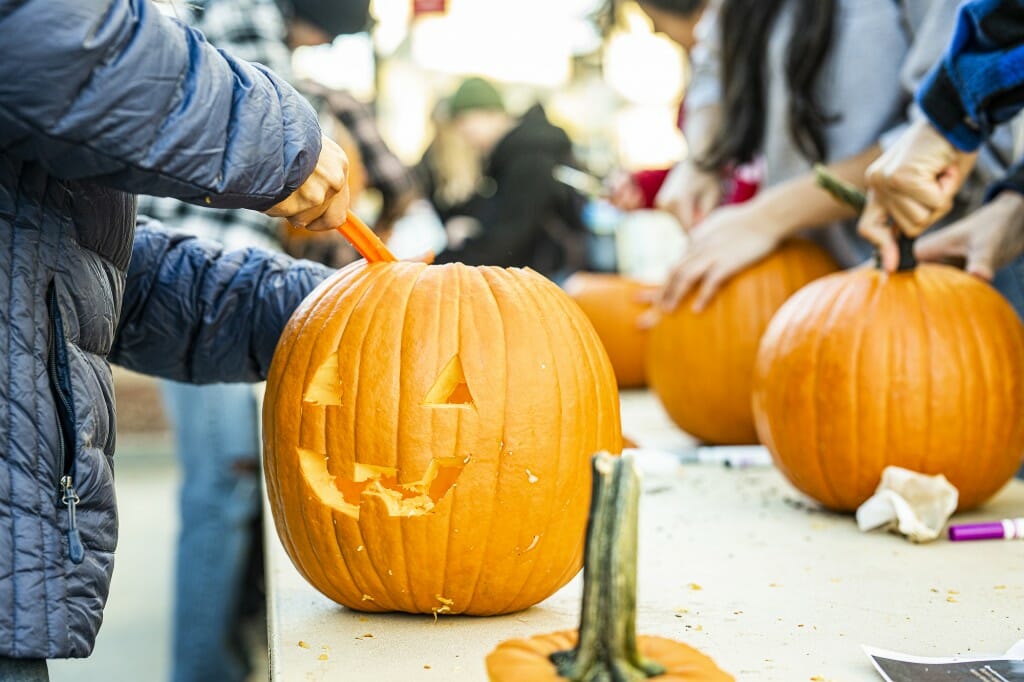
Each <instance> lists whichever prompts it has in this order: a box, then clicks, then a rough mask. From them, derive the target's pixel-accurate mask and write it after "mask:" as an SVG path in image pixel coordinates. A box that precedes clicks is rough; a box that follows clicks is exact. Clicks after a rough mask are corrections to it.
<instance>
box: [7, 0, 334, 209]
mask: <svg viewBox="0 0 1024 682" xmlns="http://www.w3.org/2000/svg"><path fill="white" fill-rule="evenodd" d="M320 139H321V138H320V128H319V125H318V123H317V119H316V114H315V112H314V111H313V109H312V107H310V106H309V104H308V103H307V102H306V101H305V100H304V99H303V98H302V97H301V96H300V95H299V94H298V93H296V92H295V91H294V90H293V89H292V88H291V87H290V86H289V85H287V84H286V83H284V82H283V81H281V80H279V79H278V78H277V77H276V76H274V75H273V74H272V73H271V72H270V71H268V70H267V69H265V68H263V67H261V66H258V65H254V64H250V63H248V62H244V61H240V60H237V59H234V58H232V57H230V56H229V55H227V54H225V53H223V52H220V51H218V50H217V49H215V48H214V47H212V46H211V45H210V44H209V43H207V42H206V40H205V39H204V38H203V36H202V34H201V33H199V32H198V31H196V30H194V29H191V28H188V27H186V26H184V25H183V24H181V23H180V22H178V21H176V20H174V19H171V18H169V17H166V16H164V15H163V14H161V12H160V11H159V10H158V9H157V8H156V6H155V5H153V4H152V2H150V0H0V151H2V152H3V153H4V154H7V155H9V156H13V157H16V158H20V159H22V160H25V161H35V162H38V163H41V164H42V165H43V166H44V167H45V168H46V169H47V171H49V172H50V173H51V174H53V175H55V176H57V177H60V178H67V179H84V178H88V179H91V180H94V181H96V182H99V183H102V184H106V185H109V186H112V187H115V188H118V189H121V190H124V191H127V192H132V193H137V194H153V195H158V196H172V197H176V198H178V199H182V200H184V201H189V202H192V203H198V204H205V205H210V206H215V207H220V208H252V209H257V210H263V209H266V208H269V207H270V206H272V205H274V204H275V203H277V202H278V201H281V200H283V199H284V198H285V197H287V196H288V195H289V194H291V193H292V192H293V191H294V190H295V189H296V188H298V186H299V185H301V184H302V182H303V181H304V180H305V179H306V178H307V177H308V176H309V174H310V173H312V171H313V168H314V167H315V165H316V160H317V158H318V156H319V154H320Z"/></svg>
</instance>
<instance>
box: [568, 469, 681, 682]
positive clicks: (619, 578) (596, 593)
mask: <svg viewBox="0 0 1024 682" xmlns="http://www.w3.org/2000/svg"><path fill="white" fill-rule="evenodd" d="M593 471H594V482H593V493H592V498H591V502H590V518H589V519H588V521H587V539H586V548H585V559H584V569H583V570H584V573H583V608H582V610H581V615H580V627H579V643H578V644H577V645H576V648H574V649H570V650H568V651H559V652H556V653H554V654H551V662H552V663H553V664H554V665H555V667H556V668H557V670H558V674H559V676H560V677H564V678H566V679H568V680H572V681H573V682H633V681H635V680H645V679H648V678H651V677H656V676H658V675H661V674H663V673H665V668H664V667H663V666H662V665H660V664H658V663H655V662H654V661H650V660H646V659H644V658H643V657H641V656H640V652H639V650H638V648H637V641H636V555H637V515H638V507H639V499H640V479H639V476H637V473H636V468H635V466H634V464H633V457H632V456H631V455H624V456H622V457H615V456H613V455H609V454H607V453H598V454H597V455H595V456H594V460H593Z"/></svg>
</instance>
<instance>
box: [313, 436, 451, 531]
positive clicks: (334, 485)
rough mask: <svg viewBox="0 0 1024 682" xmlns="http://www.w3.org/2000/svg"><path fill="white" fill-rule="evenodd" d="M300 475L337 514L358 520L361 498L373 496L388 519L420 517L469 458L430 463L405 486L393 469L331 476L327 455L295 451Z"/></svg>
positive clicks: (359, 467)
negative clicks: (419, 475)
mask: <svg viewBox="0 0 1024 682" xmlns="http://www.w3.org/2000/svg"><path fill="white" fill-rule="evenodd" d="M298 453H299V464H300V466H301V467H302V475H303V477H304V478H305V479H306V482H307V483H309V485H310V487H311V488H312V489H313V491H314V492H315V493H316V495H317V497H318V498H320V501H321V502H323V503H324V504H326V505H327V506H329V507H331V508H333V509H336V510H337V511H339V512H341V513H343V514H346V515H348V516H351V517H352V518H356V519H358V518H359V508H360V505H361V503H362V500H363V497H364V496H367V495H372V496H376V497H377V498H378V499H379V500H380V501H381V502H383V503H384V506H385V507H386V509H387V512H388V515H389V516H422V515H423V514H427V513H429V512H430V511H431V510H433V509H434V507H435V506H436V505H437V503H438V502H440V501H441V499H442V498H444V496H445V495H447V494H448V491H449V490H451V489H452V488H454V487H455V486H456V485H457V484H456V481H457V480H458V478H459V474H461V473H462V470H463V469H464V468H465V467H466V464H468V463H469V457H466V458H465V459H459V458H457V457H444V458H435V459H432V460H430V464H429V465H427V470H426V471H425V472H424V474H423V477H422V478H421V479H419V480H418V481H410V482H408V483H399V482H398V472H397V470H396V469H395V468H393V467H380V466H374V465H371V464H360V463H356V464H355V471H354V475H353V480H346V479H344V478H342V477H341V476H335V475H334V474H331V473H330V472H329V471H328V470H327V455H325V454H324V453H322V452H314V451H313V450H308V449H306V448H299V449H298Z"/></svg>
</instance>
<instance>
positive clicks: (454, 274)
mask: <svg viewBox="0 0 1024 682" xmlns="http://www.w3.org/2000/svg"><path fill="white" fill-rule="evenodd" d="M441 272H442V273H443V275H444V278H443V280H442V281H443V282H444V283H445V284H448V285H452V283H453V282H454V285H453V286H452V288H453V289H454V292H455V293H454V294H453V295H451V296H447V295H446V296H444V298H445V299H454V304H453V305H452V308H453V309H454V310H455V316H456V317H455V321H454V324H453V327H454V328H455V329H456V336H457V337H458V339H459V342H458V347H457V348H456V356H458V355H459V354H460V353H461V352H462V323H463V319H462V318H463V315H462V312H463V311H462V305H461V301H462V296H463V292H462V288H463V283H464V281H465V280H466V279H467V278H466V277H464V276H463V275H465V274H467V273H468V272H473V270H472V269H469V268H446V269H445V270H442V271H441ZM442 307H443V303H442V301H441V300H438V306H437V311H438V315H440V312H441V309H442ZM498 317H499V318H500V315H499V316H498ZM439 319H440V318H439ZM438 353H439V354H441V353H444V351H443V349H442V348H441V347H440V345H439V346H438ZM439 359H440V356H439ZM438 364H440V362H439V363H438ZM460 364H461V360H460ZM463 376H464V378H466V379H467V381H468V377H465V370H463ZM474 409H476V408H475V406H474ZM438 418H439V417H438V415H434V416H432V417H431V428H433V425H434V424H435V423H436V420H437V419H438ZM462 420H463V415H462V414H457V415H456V416H455V429H454V437H453V440H452V450H453V452H452V456H453V457H473V456H474V453H473V452H466V454H465V455H462V454H461V453H462V452H463V451H464V449H463V447H462V443H461V439H462V437H463V435H462V431H463V430H462ZM470 450H472V448H470ZM498 475H499V474H497V473H496V474H495V480H497V478H498ZM460 499H461V498H460V497H459V490H458V488H456V489H455V491H454V492H453V493H452V504H451V506H450V507H449V510H448V519H447V530H446V532H445V545H444V558H443V560H442V563H441V565H442V566H443V567H444V569H443V571H442V572H441V576H440V579H441V584H440V587H439V588H438V591H437V592H436V593H435V595H434V597H435V599H437V600H438V601H439V603H440V606H428V607H427V608H428V609H430V610H431V611H433V612H434V615H435V617H436V616H437V614H438V613H447V612H448V611H449V610H450V606H451V605H450V604H447V603H445V602H443V601H440V597H441V596H443V595H455V594H458V591H457V590H455V589H453V586H452V584H451V583H452V581H451V580H450V579H449V575H448V566H449V561H448V557H449V555H450V552H451V547H452V544H453V542H452V536H453V535H454V532H453V531H454V530H456V529H454V528H452V522H451V517H452V513H453V511H454V509H455V505H456V504H457V503H458V501H459V500H460ZM489 516H490V518H491V519H493V518H494V513H493V508H492V513H491V514H490V515H489ZM481 564H482V560H481ZM478 570H479V572H480V573H482V572H483V566H482V565H481V566H480V567H479V569H478ZM478 575H479V573H478ZM471 605H472V600H471V599H470V600H466V602H465V604H458V605H456V610H457V612H463V611H465V610H466V609H468V608H469V607H470V606H471ZM424 612H426V609H424Z"/></svg>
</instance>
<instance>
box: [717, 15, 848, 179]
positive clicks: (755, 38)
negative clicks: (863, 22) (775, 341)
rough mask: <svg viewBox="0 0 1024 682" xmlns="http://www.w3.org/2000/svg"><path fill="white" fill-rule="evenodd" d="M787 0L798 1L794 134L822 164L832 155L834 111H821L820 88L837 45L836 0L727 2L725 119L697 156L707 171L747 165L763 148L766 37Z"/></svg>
mask: <svg viewBox="0 0 1024 682" xmlns="http://www.w3.org/2000/svg"><path fill="white" fill-rule="evenodd" d="M787 2H793V4H794V5H795V6H796V14H795V16H794V22H793V26H794V29H793V35H792V37H791V38H790V40H789V46H788V48H787V53H786V87H787V89H788V91H789V134H790V135H791V136H792V138H793V142H794V144H796V147H797V149H798V150H799V151H800V153H801V154H802V155H803V156H804V157H805V158H806V159H807V160H808V161H812V162H814V161H823V160H824V159H825V157H826V155H827V153H828V148H827V145H826V142H825V132H824V128H825V125H826V124H827V123H829V122H830V121H831V120H833V118H832V114H833V113H834V112H826V111H824V109H823V107H822V106H821V103H820V102H818V101H817V99H816V96H815V86H816V84H817V81H818V75H819V73H820V72H821V67H822V65H823V64H824V63H825V58H826V56H827V55H828V52H829V49H830V47H831V44H832V37H833V32H834V30H835V18H836V11H837V9H836V3H837V0H725V1H724V3H723V4H722V9H721V14H720V15H719V31H720V36H721V41H722V93H723V97H722V106H723V109H724V112H723V113H724V116H723V119H722V125H721V128H720V129H719V130H718V132H717V134H716V135H715V139H714V141H713V142H712V144H711V146H710V148H709V149H708V152H707V153H706V155H705V156H704V158H702V159H700V160H699V163H700V165H701V166H702V167H704V168H705V169H708V170H720V169H721V168H723V167H724V166H726V165H728V164H730V163H745V162H747V161H750V160H752V159H753V158H754V157H755V156H756V155H757V153H758V152H759V151H760V150H761V144H762V142H763V141H764V127H765V119H766V109H767V103H766V101H765V100H766V99H767V92H766V83H767V73H766V68H767V67H766V65H767V63H768V40H769V36H770V35H771V34H772V29H773V27H774V24H775V22H776V20H777V19H778V15H779V12H780V11H781V10H782V8H783V7H784V6H785V4H786V3H787Z"/></svg>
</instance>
